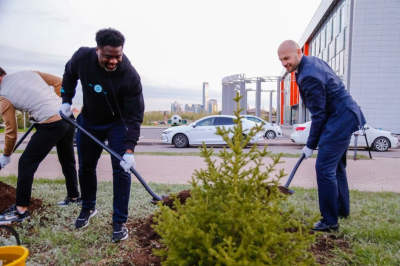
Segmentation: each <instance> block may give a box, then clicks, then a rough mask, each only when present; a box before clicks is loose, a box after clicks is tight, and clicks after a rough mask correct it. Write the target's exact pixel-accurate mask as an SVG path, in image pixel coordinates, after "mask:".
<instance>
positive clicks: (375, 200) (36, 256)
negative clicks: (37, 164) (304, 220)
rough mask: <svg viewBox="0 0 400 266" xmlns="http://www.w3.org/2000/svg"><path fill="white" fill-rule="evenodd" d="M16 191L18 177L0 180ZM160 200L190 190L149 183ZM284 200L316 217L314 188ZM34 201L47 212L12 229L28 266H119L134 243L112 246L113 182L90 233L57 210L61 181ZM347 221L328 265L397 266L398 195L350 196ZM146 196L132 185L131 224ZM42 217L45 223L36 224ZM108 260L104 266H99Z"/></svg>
mask: <svg viewBox="0 0 400 266" xmlns="http://www.w3.org/2000/svg"><path fill="white" fill-rule="evenodd" d="M1 181H3V182H6V183H8V184H10V185H13V186H15V184H16V177H15V176H7V177H1ZM149 185H150V186H151V187H152V189H153V190H154V191H155V192H156V193H157V194H159V195H168V194H170V193H172V192H179V191H182V190H184V189H188V188H189V186H188V185H165V184H149ZM293 189H294V190H295V191H296V193H295V194H293V195H292V196H290V197H289V198H288V203H287V204H288V205H290V206H294V207H295V210H296V213H295V214H294V215H298V216H303V215H307V216H315V215H317V214H318V194H317V191H316V190H315V189H303V188H293ZM32 192H33V194H32V196H33V197H36V198H41V199H43V200H44V202H45V203H46V204H49V206H48V207H47V208H48V212H46V213H41V214H36V215H34V216H33V218H32V220H31V222H29V223H28V222H26V223H24V224H23V225H22V226H20V227H17V228H16V230H17V231H18V233H19V234H20V237H21V239H22V242H23V245H24V246H26V247H27V248H28V249H29V250H30V255H29V258H28V260H27V262H28V265H80V264H84V265H119V264H120V263H121V261H122V257H123V256H124V254H126V252H130V251H132V250H133V249H134V248H135V246H134V245H133V244H132V242H129V241H127V242H122V243H119V244H114V243H111V231H112V228H111V224H110V222H111V217H112V197H113V193H112V183H111V182H99V183H98V193H97V208H98V210H99V213H98V215H96V216H95V218H93V219H92V220H91V222H90V225H89V226H88V228H85V229H83V230H76V229H74V222H75V219H76V217H77V216H78V215H79V208H78V207H77V206H71V207H67V208H58V207H56V206H55V203H56V202H57V201H59V200H61V199H63V198H64V197H65V194H66V190H65V185H64V181H63V180H49V179H39V178H35V181H34V185H33V191H32ZM350 196H351V217H350V218H349V219H345V220H341V221H340V226H341V229H340V232H339V233H337V236H339V237H343V238H345V239H347V240H348V241H349V242H350V243H351V250H348V251H345V252H343V251H341V250H339V249H336V250H335V251H334V252H335V257H334V258H330V259H328V261H329V263H330V264H329V265H360V266H361V265H362V266H364V265H400V229H399V228H400V194H397V193H389V192H380V193H372V192H359V191H351V192H350ZM149 200H150V196H149V195H148V193H147V192H146V191H145V189H144V188H143V187H142V186H141V185H140V184H138V183H133V184H132V189H131V198H130V203H129V219H130V220H132V219H134V218H139V217H147V216H148V215H149V214H151V213H153V212H154V211H155V210H156V209H157V207H156V206H153V205H152V204H149ZM40 216H45V217H46V218H47V221H46V222H45V223H40V222H39V218H40ZM105 261H106V263H105V264H103V263H104V262H105Z"/></svg>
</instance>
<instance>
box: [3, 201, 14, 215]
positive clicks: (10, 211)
mask: <svg viewBox="0 0 400 266" xmlns="http://www.w3.org/2000/svg"><path fill="white" fill-rule="evenodd" d="M16 210H17V206H15V204H13V205H11V206H10V207H8V208H7V209H6V210H5V211H4V212H3V215H6V214H10V213H12V212H14V211H16Z"/></svg>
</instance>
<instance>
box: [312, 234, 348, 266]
mask: <svg viewBox="0 0 400 266" xmlns="http://www.w3.org/2000/svg"><path fill="white" fill-rule="evenodd" d="M336 248H338V249H340V250H341V251H343V252H344V253H351V248H350V241H348V240H346V239H344V238H343V237H338V236H336V235H332V234H328V235H327V234H323V235H317V237H316V241H315V244H314V245H313V246H312V247H311V250H310V251H311V252H312V253H313V254H314V257H315V258H316V260H317V262H318V263H319V264H320V265H322V266H324V265H330V260H331V259H332V258H334V257H335V256H336V254H335V253H334V250H335V249H336Z"/></svg>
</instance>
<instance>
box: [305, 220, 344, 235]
mask: <svg viewBox="0 0 400 266" xmlns="http://www.w3.org/2000/svg"><path fill="white" fill-rule="evenodd" d="M312 230H314V231H319V232H331V231H338V230H339V224H325V223H323V222H321V221H319V222H316V223H315V224H314V228H313V229H312Z"/></svg>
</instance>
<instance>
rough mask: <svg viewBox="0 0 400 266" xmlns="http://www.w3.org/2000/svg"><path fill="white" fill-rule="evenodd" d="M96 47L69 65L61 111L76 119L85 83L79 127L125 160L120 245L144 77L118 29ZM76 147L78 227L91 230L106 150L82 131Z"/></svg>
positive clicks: (119, 168) (117, 207) (116, 236)
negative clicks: (128, 54)
mask: <svg viewBox="0 0 400 266" xmlns="http://www.w3.org/2000/svg"><path fill="white" fill-rule="evenodd" d="M96 42H97V47H96V48H88V47H81V48H80V49H79V50H78V51H76V52H75V54H74V55H73V56H72V58H71V59H70V60H69V61H68V62H67V64H66V66H65V72H64V77H63V83H62V89H61V94H62V99H63V104H62V106H61V107H60V111H62V112H63V113H64V114H65V115H66V116H69V115H70V112H71V104H72V98H73V97H74V96H75V91H76V85H77V82H78V79H79V80H80V81H81V84H82V91H83V108H82V112H81V114H80V115H79V116H78V118H77V121H78V123H79V124H80V125H81V126H82V127H83V128H85V129H86V130H87V131H88V132H90V133H91V134H92V135H94V136H95V137H96V138H97V139H99V140H100V141H105V140H106V139H107V140H108V144H109V146H110V148H111V149H112V150H114V151H115V152H117V153H118V154H119V155H121V156H123V159H124V161H121V162H119V161H118V159H115V158H114V157H111V163H112V167H113V186H114V200H113V209H114V213H113V235H112V241H113V242H119V241H120V240H125V239H126V238H127V237H128V229H127V228H126V226H125V223H126V221H127V218H128V204H129V192H130V187H131V177H130V173H129V169H130V168H131V167H132V166H133V167H135V166H136V163H135V160H134V155H133V153H134V149H135V146H136V144H137V141H138V140H139V135H140V125H141V123H142V121H143V112H144V101H143V94H142V85H141V82H140V76H139V74H138V73H137V72H136V70H135V69H134V68H133V66H132V65H131V62H130V61H129V59H128V58H127V57H126V56H125V54H123V46H124V42H125V38H124V36H123V35H122V34H121V33H120V32H119V31H117V30H115V29H111V28H109V29H102V30H99V31H98V32H97V33H96ZM76 142H77V149H78V157H79V182H80V186H81V198H82V210H81V213H80V215H79V217H78V219H77V220H76V223H75V227H76V228H77V229H79V228H83V227H86V226H87V225H88V224H89V219H90V218H92V217H93V216H95V215H96V213H97V209H96V192H97V176H96V166H97V162H98V160H99V158H100V155H101V153H102V150H103V148H102V147H101V146H99V145H98V144H96V143H95V142H94V141H93V140H92V139H90V138H89V137H88V136H86V135H85V134H84V133H82V132H80V130H78V132H77V138H76Z"/></svg>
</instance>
